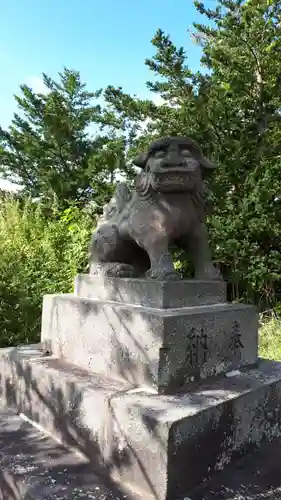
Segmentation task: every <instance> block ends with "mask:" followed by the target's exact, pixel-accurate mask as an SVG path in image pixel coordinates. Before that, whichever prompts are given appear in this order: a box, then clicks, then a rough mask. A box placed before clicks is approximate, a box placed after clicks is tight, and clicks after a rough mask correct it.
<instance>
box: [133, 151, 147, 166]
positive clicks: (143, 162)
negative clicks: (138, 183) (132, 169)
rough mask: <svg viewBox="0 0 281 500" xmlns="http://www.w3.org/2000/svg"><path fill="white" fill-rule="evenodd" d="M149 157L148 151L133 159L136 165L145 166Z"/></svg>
mask: <svg viewBox="0 0 281 500" xmlns="http://www.w3.org/2000/svg"><path fill="white" fill-rule="evenodd" d="M147 158H148V155H147V153H140V154H139V155H138V156H137V157H136V158H135V159H134V160H133V164H134V165H136V167H140V168H145V167H146V162H147Z"/></svg>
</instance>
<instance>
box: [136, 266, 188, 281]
mask: <svg viewBox="0 0 281 500" xmlns="http://www.w3.org/2000/svg"><path fill="white" fill-rule="evenodd" d="M145 277H146V278H147V279H150V280H159V281H168V280H169V281H170V280H180V276H179V274H178V273H177V272H176V271H167V270H165V269H159V268H151V269H149V270H148V271H147V272H146V273H145Z"/></svg>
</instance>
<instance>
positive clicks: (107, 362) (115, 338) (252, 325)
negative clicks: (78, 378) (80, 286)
mask: <svg viewBox="0 0 281 500" xmlns="http://www.w3.org/2000/svg"><path fill="white" fill-rule="evenodd" d="M257 332H258V318H257V314H256V310H255V308H254V307H252V306H245V305H242V304H235V305H233V304H219V305H212V306H203V307H186V308H182V309H166V310H164V309H153V308H145V307H141V306H133V305H122V304H118V303H113V302H111V303H110V302H103V301H98V300H93V299H92V300H90V299H82V298H80V297H75V296H72V295H52V296H45V297H44V305H43V321H42V335H41V339H42V342H43V343H44V345H45V346H46V347H47V348H48V349H49V350H50V351H51V352H52V353H53V354H54V355H55V356H57V357H62V358H64V359H66V360H68V361H69V362H72V363H75V364H77V365H79V366H81V367H83V368H85V369H89V370H91V371H94V372H96V373H100V374H102V375H105V376H108V377H114V378H122V379H125V380H127V381H129V382H130V383H133V384H136V385H143V384H144V385H150V386H151V385H152V386H155V387H158V389H159V391H160V392H162V393H164V392H166V393H171V392H175V391H177V390H178V389H180V388H182V387H183V386H185V385H186V384H187V383H189V382H192V381H194V380H198V379H200V378H206V377H208V376H215V375H218V374H219V373H221V372H224V371H228V370H233V369H236V368H239V367H240V366H244V365H251V364H253V363H255V362H256V360H257Z"/></svg>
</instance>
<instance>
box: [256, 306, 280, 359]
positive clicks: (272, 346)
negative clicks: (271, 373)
mask: <svg viewBox="0 0 281 500" xmlns="http://www.w3.org/2000/svg"><path fill="white" fill-rule="evenodd" d="M280 313H281V308H280V306H279V308H276V310H274V311H269V313H267V314H264V315H262V316H261V327H260V330H259V355H260V356H261V357H262V358H266V359H274V360H275V361H281V315H280Z"/></svg>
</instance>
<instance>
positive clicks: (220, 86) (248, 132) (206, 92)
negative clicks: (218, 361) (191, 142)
mask: <svg viewBox="0 0 281 500" xmlns="http://www.w3.org/2000/svg"><path fill="white" fill-rule="evenodd" d="M195 5H196V8H197V10H198V11H199V12H200V13H201V14H202V15H203V16H205V19H206V24H195V25H194V28H195V32H194V33H193V34H192V37H193V39H194V41H195V43H200V45H201V46H202V51H203V57H202V61H201V62H202V64H203V65H204V66H205V67H206V69H207V73H204V72H197V73H193V72H192V71H191V70H190V68H189V66H188V54H187V53H185V51H184V48H183V47H177V46H176V45H174V44H173V42H172V40H171V39H170V37H169V36H167V35H166V34H165V33H164V32H163V31H162V30H160V29H159V30H158V31H157V32H156V34H155V36H154V38H153V39H152V44H153V46H154V47H155V50H156V52H155V54H154V56H153V57H152V58H151V59H148V60H146V65H147V66H148V67H149V68H150V70H151V71H152V72H153V76H154V79H153V81H151V82H148V83H147V86H148V88H149V90H151V91H152V92H154V93H155V94H156V96H160V97H161V98H162V104H161V105H159V106H156V105H155V104H154V103H153V102H152V101H150V102H149V101H142V100H140V99H137V98H134V97H130V96H128V95H127V94H125V93H124V92H123V91H122V89H120V88H119V89H114V88H113V87H108V88H107V89H106V91H105V99H106V101H107V102H109V103H110V106H111V109H112V110H114V109H115V111H116V114H118V116H119V117H120V116H121V117H122V120H123V121H122V123H123V124H124V123H126V120H127V122H128V123H129V126H130V130H133V128H134V125H135V127H136V129H135V130H137V131H140V130H141V129H140V122H141V123H142V124H143V123H146V126H145V127H144V126H142V133H141V134H140V133H136V134H135V136H134V137H133V140H132V143H131V144H130V151H129V154H128V156H129V157H130V154H131V155H132V154H135V151H136V149H139V148H140V147H145V146H146V145H147V143H148V142H149V141H150V140H151V138H152V137H155V136H161V135H166V134H183V135H185V134H186V135H190V136H192V137H193V138H194V139H195V140H197V141H198V142H199V143H200V144H201V145H202V147H203V150H204V153H205V154H206V155H207V156H211V157H212V158H213V160H214V161H215V162H216V164H217V167H218V168H217V171H216V173H215V175H214V176H213V178H211V179H210V180H209V182H210V184H211V192H212V198H211V201H212V202H213V210H212V213H211V214H209V216H208V225H209V229H210V233H211V240H212V246H213V254H214V258H215V260H216V261H217V262H218V263H219V265H220V267H221V268H222V270H223V272H224V275H225V277H226V278H227V279H229V280H230V281H231V282H232V284H233V287H232V297H233V298H234V299H235V300H240V299H241V297H244V298H245V297H246V298H247V300H252V301H255V302H256V303H257V304H258V305H260V306H261V307H262V305H263V304H270V305H272V304H274V302H275V300H276V295H278V294H280V292H281V253H280V244H279V242H280V237H281V220H280V213H281V210H280V208H281V176H280V167H281V156H280V143H281V127H280V121H281V114H280V109H281V96H280V91H279V89H280V81H281V79H280V78H281V77H280V75H281V60H280V50H281V24H280V18H281V6H280V2H273V1H270V0H260V1H259V2H257V1H255V0H247V1H243V0H219V1H218V2H217V6H216V8H215V9H213V10H212V9H206V8H205V7H204V4H203V3H202V2H198V1H196V2H195ZM116 124H117V122H116ZM184 267H186V266H184Z"/></svg>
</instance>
